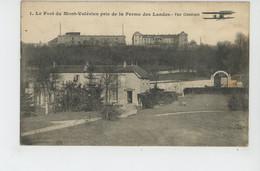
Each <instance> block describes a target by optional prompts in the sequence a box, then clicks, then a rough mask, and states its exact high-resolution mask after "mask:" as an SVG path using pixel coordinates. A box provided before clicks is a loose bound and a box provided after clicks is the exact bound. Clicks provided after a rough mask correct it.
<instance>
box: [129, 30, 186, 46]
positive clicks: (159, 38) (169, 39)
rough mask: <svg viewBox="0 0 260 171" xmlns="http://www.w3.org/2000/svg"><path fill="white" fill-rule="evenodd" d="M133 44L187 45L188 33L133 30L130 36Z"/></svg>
mask: <svg viewBox="0 0 260 171" xmlns="http://www.w3.org/2000/svg"><path fill="white" fill-rule="evenodd" d="M132 45H133V46H172V47H177V48H182V47H186V46H187V45H188V34H187V33H185V32H183V31H182V32H181V33H179V34H158V35H154V34H141V33H140V32H135V33H134V35H133V37H132Z"/></svg>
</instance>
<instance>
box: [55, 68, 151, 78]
mask: <svg viewBox="0 0 260 171" xmlns="http://www.w3.org/2000/svg"><path fill="white" fill-rule="evenodd" d="M93 67H94V71H93V73H135V74H136V76H137V77H138V78H140V79H149V78H150V75H149V74H148V73H147V72H146V71H145V70H143V69H142V68H140V67H139V66H136V65H128V66H125V67H123V66H120V65H94V66H93ZM55 69H56V72H57V73H87V72H88V70H87V67H86V65H57V66H56V67H55Z"/></svg>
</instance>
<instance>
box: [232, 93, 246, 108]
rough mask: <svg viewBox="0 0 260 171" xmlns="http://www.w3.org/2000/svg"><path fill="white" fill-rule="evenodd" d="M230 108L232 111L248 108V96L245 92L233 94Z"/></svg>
mask: <svg viewBox="0 0 260 171" xmlns="http://www.w3.org/2000/svg"><path fill="white" fill-rule="evenodd" d="M228 108H229V110H232V111H238V110H242V111H246V110H248V97H247V96H246V95H245V94H237V95H232V96H231V97H230V99H229V101H228Z"/></svg>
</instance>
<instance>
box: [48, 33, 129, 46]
mask: <svg viewBox="0 0 260 171" xmlns="http://www.w3.org/2000/svg"><path fill="white" fill-rule="evenodd" d="M48 45H66V46H72V45H98V46H120V45H126V41H125V36H124V35H80V32H68V33H66V34H65V35H58V36H57V37H56V38H54V39H53V40H51V41H49V42H48Z"/></svg>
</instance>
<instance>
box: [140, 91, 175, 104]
mask: <svg viewBox="0 0 260 171" xmlns="http://www.w3.org/2000/svg"><path fill="white" fill-rule="evenodd" d="M140 99H141V102H142V106H143V108H153V107H154V106H155V105H158V104H171V103H172V102H174V101H176V100H178V94H177V93H176V92H165V91H164V90H163V89H159V88H157V87H155V88H153V89H150V90H149V91H147V92H146V93H144V94H142V95H140Z"/></svg>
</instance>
